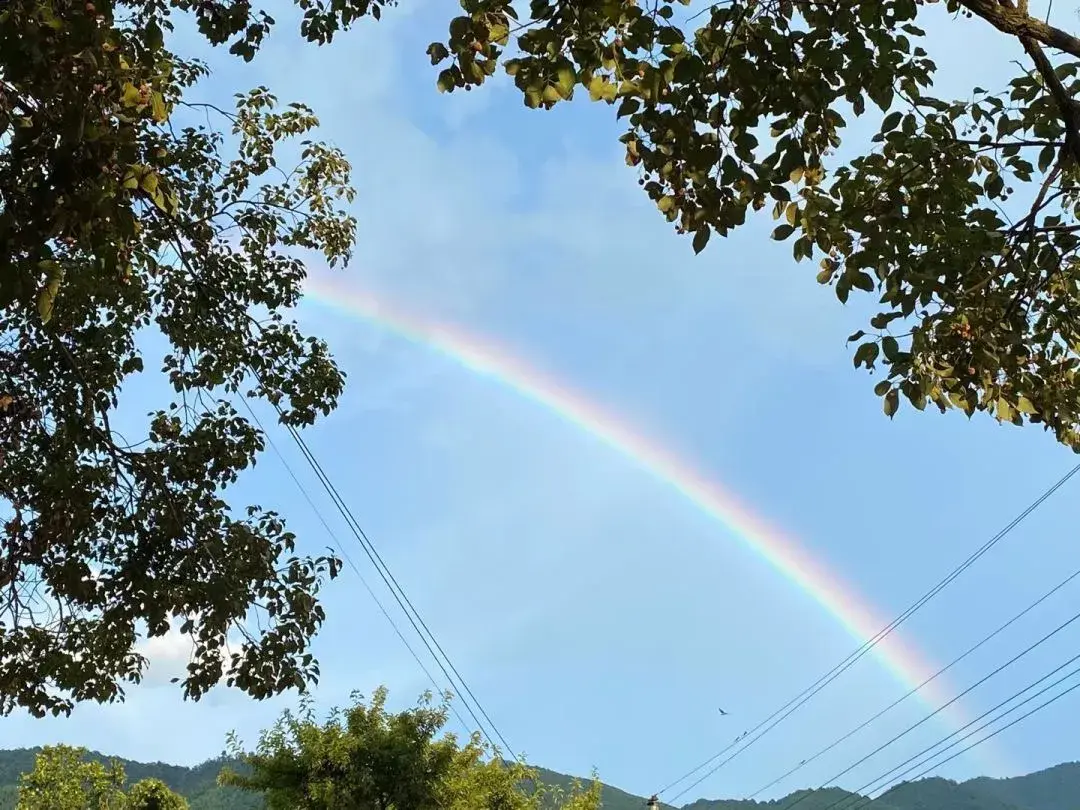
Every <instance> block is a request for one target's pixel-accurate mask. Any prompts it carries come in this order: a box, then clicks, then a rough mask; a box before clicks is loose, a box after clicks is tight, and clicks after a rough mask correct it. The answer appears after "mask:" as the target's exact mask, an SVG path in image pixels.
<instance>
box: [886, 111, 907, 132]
mask: <svg viewBox="0 0 1080 810" xmlns="http://www.w3.org/2000/svg"><path fill="white" fill-rule="evenodd" d="M902 117H903V113H901V112H899V111H896V112H891V113H889V114H888V115H886V116H885V120H884V121H882V122H881V131H882V132H890V131H892V130H894V129H896V126H897V124H899V123H900V119H901V118H902Z"/></svg>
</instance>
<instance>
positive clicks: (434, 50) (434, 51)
mask: <svg viewBox="0 0 1080 810" xmlns="http://www.w3.org/2000/svg"><path fill="white" fill-rule="evenodd" d="M427 55H428V58H429V59H431V64H433V65H437V64H439V63H440V62H442V61H443V60H444V59H447V58H448V57H449V56H450V51H449V50H447V48H446V46H445V45H443V44H442V43H441V42H432V43H431V44H430V45H428V46H427ZM506 72H507V73H510V66H509V64H508V65H507V68H506ZM510 75H513V74H512V73H511V74H510Z"/></svg>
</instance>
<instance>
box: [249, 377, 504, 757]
mask: <svg viewBox="0 0 1080 810" xmlns="http://www.w3.org/2000/svg"><path fill="white" fill-rule="evenodd" d="M249 370H250V371H251V372H252V374H253V376H255V378H256V380H258V381H259V382H260V383H261V380H260V379H259V376H258V374H257V372H255V371H254V369H249ZM273 405H274V409H275V410H276V411H277V413H278V416H279V418H280V421H281V424H283V425H284V426H285V429H286V430H287V431H288V432H289V435H290V436H291V437H292V440H293V442H294V443H295V444H296V445H297V447H298V448H299V449H300V452H301V454H302V455H303V456H304V459H305V461H307V463H308V466H310V467H311V469H312V471H313V472H314V473H315V476H316V478H318V479H319V483H320V484H321V485H322V487H323V489H324V490H326V493H327V494H328V495H329V496H330V499H331V500H332V501H333V503H334V506H335V507H336V508H337V510H338V512H339V513H340V514H341V516H342V517H343V518H344V519H345V523H346V525H347V526H348V527H349V530H350V531H351V532H352V534H353V536H354V537H355V538H356V541H357V542H358V543H359V544H360V547H361V548H362V549H363V551H364V554H365V555H367V558H368V559H369V560H370V561H371V564H372V565H373V566H374V567H375V570H376V571H377V572H378V574H379V577H380V578H381V579H382V580H383V583H384V584H385V585H386V587H387V588H388V589H389V590H390V593H391V594H392V595H393V597H394V600H395V601H396V602H397V603H398V606H399V607H400V608H401V610H402V611H403V612H404V613H405V617H406V618H407V619H408V620H409V624H411V625H412V627H413V630H415V631H416V634H417V635H418V636H420V639H421V641H423V643H424V646H425V647H427V649H428V652H429V653H430V654H431V657H432V658H434V659H435V663H436V664H437V665H438V666H439V669H440V670H442V673H443V675H444V676H445V677H446V679H447V680H448V681H449V682H450V683H451V684H455V680H454V677H453V676H452V675H451V674H450V673H451V672H453V675H454V676H457V681H456V683H457V684H460V685H461V687H462V689H463V690H464V692H465V694H467V695H468V696H469V697H470V698H471V699H472V701H473V703H475V704H476V708H477V709H478V710H479V712H480V715H481V716H483V718H484V719H485V720H486V721H487V722H488V725H489V726H490V727H491V730H492V731H493V732H494V734H495V736H496V737H498V739H499V741H500V742H501V743H502V744H503V746H504V748H503V750H505V751H506V753H508V754H509V755H510V756H511V758H516V755H515V754H514V752H513V749H512V748H511V747H510V745H509V743H507V742H506V738H505V737H504V736H503V735H502V733H501V732H500V731H499V729H498V727H497V726H496V725H495V723H494V722H493V721H492V720H491V717H490V716H489V715H488V713H487V712H486V711H485V710H484V707H483V705H482V704H481V703H480V701H479V700H478V699H477V697H476V695H475V694H473V691H472V689H470V688H469V685H468V683H466V681H465V679H464V678H463V677H462V676H461V673H460V672H458V670H457V667H455V666H454V664H453V662H452V661H451V660H450V657H449V656H448V655H447V654H446V651H445V650H444V649H443V647H442V645H441V644H439V642H438V639H436V638H435V635H434V633H432V632H431V629H430V628H429V627H428V626H427V623H426V622H425V621H424V619H423V617H422V616H420V613H419V611H418V610H417V609H416V607H415V606H414V605H413V603H412V601H411V600H410V599H409V597H408V595H407V594H406V593H405V590H404V589H403V588H402V587H401V584H400V583H399V582H398V581H397V578H396V577H395V576H394V574H393V572H391V571H390V568H389V566H387V564H386V562H385V560H383V558H382V555H381V554H379V551H378V549H377V548H376V547H375V545H374V544H373V543H372V542H371V540H370V538H369V537H368V536H367V534H366V533H365V532H364V529H363V527H362V526H361V525H360V523H359V521H358V520H357V519H356V516H355V515H353V513H352V510H350V509H349V506H348V504H347V503H346V502H345V500H344V499H343V498H342V497H341V493H340V492H339V491H338V489H337V487H335V486H334V483H333V481H332V480H331V479H330V477H329V476H328V475H327V473H326V470H325V469H324V468H323V466H322V464H321V463H320V462H319V460H318V458H316V457H315V454H314V453H313V452H312V451H311V448H310V447H308V445H307V442H306V441H304V438H303V437H302V436H301V435H300V433H299V431H297V430H296V428H295V427H293V426H292V425H290V424H288V422H286V421H285V420H284V418H283V417H284V413H283V412H282V410H281V407H280V406H279V405H277V404H276V403H273ZM421 628H422V629H421ZM432 645H434V646H432ZM436 650H437V651H438V654H436ZM440 655H441V658H440ZM444 661H445V663H444ZM447 667H449V670H448V669H447ZM459 694H460V693H459ZM461 697H462V703H464V704H465V709H466V710H467V711H468V713H469V716H470V717H472V719H473V722H475V723H476V726H477V728H479V729H480V732H481V733H482V734H483V735H484V737H486V738H487V740H488V743H489V744H490V745H492V747H493V748H494V747H495V744H494V741H493V740H492V739H491V736H490V735H489V734H488V732H487V728H486V727H485V726H484V724H483V723H482V722H481V721H480V718H479V717H478V716H477V715H476V712H475V711H474V710H473V708H472V706H471V705H469V702H468V701H467V700H465V699H464V695H461Z"/></svg>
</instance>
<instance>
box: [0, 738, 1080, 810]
mask: <svg viewBox="0 0 1080 810" xmlns="http://www.w3.org/2000/svg"><path fill="white" fill-rule="evenodd" d="M40 750H41V749H40V748H12V749H0V810H14V808H15V800H16V797H17V786H18V781H19V775H20V774H22V773H24V772H27V771H29V770H31V769H32V768H33V765H34V757H35V756H36V754H37V752H38V751H40ZM90 756H92V757H94V758H96V759H100V760H113V759H115V760H117V761H119V762H120V764H121V765H123V767H124V770H125V772H126V773H127V776H128V780H129V781H131V782H136V781H139V780H140V779H146V778H157V779H161V780H162V781H163V782H165V784H167V785H168V786H169V787H171V788H172V789H173V790H175V791H176V792H177V793H180V794H181V795H182V796H184V797H185V798H186V799H187V800H188V802H189V804H190V806H191V810H262V807H263V803H262V800H261V798H260V797H258V796H254V795H251V794H248V793H244V792H243V791H239V790H236V789H234V788H222V787H219V786H218V785H217V781H216V780H217V774H218V773H219V772H220V771H221V769H222V767H224V766H225V765H232V766H234V767H235V765H236V763H235V762H234V761H233V760H231V759H229V758H228V757H226V756H224V755H219V756H217V757H214V758H211V759H208V760H206V761H205V762H203V763H200V764H199V765H195V766H190V767H189V766H184V765H171V764H169V763H166V762H138V761H135V760H127V759H123V758H122V757H110V756H109V755H107V754H102V753H101V752H98V751H91V752H90ZM536 771H537V775H538V777H539V779H540V781H541V782H543V783H545V784H548V785H552V786H562V787H565V786H569V785H570V784H571V783H572V782H573V781H574V780H575V779H585V778H586V777H574V776H570V775H567V774H563V773H559V772H557V771H552V770H549V769H547V768H540V767H537V768H536ZM602 801H603V808H604V810H644V806H645V802H646V799H645V797H643V796H638V795H635V794H633V793H630V792H628V791H625V790H622V789H620V788H618V787H615V786H614V785H609V784H607V783H603V789H602ZM795 804H798V806H799V810H1080V762H1064V763H1061V764H1059V765H1054V766H1052V767H1049V768H1045V769H1043V770H1040V771H1035V772H1033V773H1029V774H1025V775H1023V776H1011V777H989V776H980V777H976V778H974V779H968V780H966V781H963V782H956V781H954V780H951V779H944V778H942V777H929V778H926V779H921V780H919V781H917V782H903V783H901V784H899V785H896V786H894V787H892V788H890V789H889V790H888V791H886V792H885V793H884V794H882V795H881V796H879V797H878V798H876V799H872V800H867V799H866V798H865V797H861V796H858V794H855V793H852V792H850V791H847V790H844V789H842V788H838V787H830V788H823V789H815V790H807V789H802V790H796V791H793V792H792V793H790V794H788V795H787V796H785V797H783V798H780V799H770V800H767V801H754V800H751V799H696V800H694V801H692V802H689V803H687V804H684V805H682V806H680V807H678V810H786V808H787V807H788V806H789V805H790V806H794V805H795ZM665 807H667V806H665Z"/></svg>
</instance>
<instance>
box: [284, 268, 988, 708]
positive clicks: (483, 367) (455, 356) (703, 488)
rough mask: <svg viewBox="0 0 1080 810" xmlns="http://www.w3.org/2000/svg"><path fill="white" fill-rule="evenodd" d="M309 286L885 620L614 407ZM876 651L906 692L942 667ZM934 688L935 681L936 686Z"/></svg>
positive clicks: (866, 627) (848, 604)
mask: <svg viewBox="0 0 1080 810" xmlns="http://www.w3.org/2000/svg"><path fill="white" fill-rule="evenodd" d="M306 292H307V294H308V297H309V298H310V299H313V300H314V301H315V303H317V304H319V305H322V306H324V307H327V308H330V309H332V310H337V311H340V312H341V313H343V314H346V315H349V316H351V317H354V318H361V319H363V320H365V321H368V322H370V323H372V324H374V325H376V326H378V327H379V328H381V329H383V330H385V331H389V332H392V333H394V334H396V335H398V336H400V337H402V338H405V339H406V340H408V341H410V342H413V343H416V344H420V345H422V346H424V347H426V348H428V349H431V350H434V351H436V352H438V353H439V354H441V355H443V356H444V357H446V358H448V359H449V360H451V361H453V362H454V363H456V364H457V365H459V366H461V367H463V368H465V369H467V370H468V371H469V372H471V373H473V374H475V375H479V376H482V377H486V378H488V379H491V380H493V381H494V382H496V383H498V384H500V385H502V386H505V387H507V388H509V389H511V390H513V391H514V392H516V393H517V394H519V395H520V396H521V397H523V398H524V399H527V400H529V401H531V402H534V403H536V404H538V405H540V406H542V407H544V408H546V409H547V410H549V411H550V412H551V413H553V414H556V415H558V416H559V417H561V418H562V419H563V420H565V421H566V422H568V423H569V424H570V425H572V426H573V427H575V428H577V429H579V430H581V431H583V432H585V433H587V434H588V435H590V436H592V437H594V438H596V439H599V440H600V441H602V442H603V443H605V444H606V445H607V446H608V447H610V448H611V449H612V450H614V451H616V452H618V453H620V454H621V455H622V456H624V457H625V458H626V459H627V460H629V461H630V462H632V463H634V464H636V465H637V466H638V467H640V468H641V469H643V470H645V471H647V472H648V473H650V474H651V475H652V476H653V477H655V478H656V479H657V480H658V481H659V482H661V483H663V484H665V485H667V486H670V487H672V488H673V489H675V490H676V491H677V492H678V493H679V494H680V495H681V496H682V497H683V498H685V499H686V500H688V501H689V502H690V503H692V504H693V505H694V506H696V507H697V508H698V509H699V510H701V511H702V512H703V513H705V514H706V515H708V516H709V517H710V518H712V519H713V520H715V521H716V522H718V523H720V524H721V525H722V526H724V527H725V528H727V529H728V531H729V532H730V533H731V534H732V535H734V537H735V538H736V539H738V540H739V541H740V542H741V543H742V544H743V545H744V546H746V547H747V548H748V549H749V550H750V551H752V552H753V553H754V554H755V555H756V556H758V557H759V558H761V559H762V560H763V561H764V562H765V563H767V564H768V565H769V566H771V567H772V568H773V569H775V570H776V571H777V572H778V573H779V574H780V575H781V576H783V577H784V579H786V580H788V581H789V582H790V583H791V584H792V585H793V586H795V587H796V588H798V589H799V590H801V591H802V592H804V593H805V594H807V595H808V596H809V597H810V598H812V599H813V600H814V601H816V602H817V603H818V604H819V605H820V606H821V607H822V608H823V609H824V610H825V611H826V612H827V613H829V614H830V615H831V616H832V618H833V619H834V620H835V621H837V622H838V623H839V624H840V625H841V626H842V627H843V628H844V629H845V630H846V631H847V632H848V633H849V634H850V635H851V636H852V637H853V638H855V639H857V640H858V641H859V642H860V643H863V642H866V641H868V640H869V639H872V638H874V637H875V636H876V635H877V634H878V633H879V632H880V631H881V629H882V628H884V627H885V626H886V625H887V624H888V623H889V622H888V621H886V620H884V619H882V618H880V617H879V616H878V615H877V612H876V611H875V610H874V609H873V608H872V606H871V605H869V604H868V603H867V602H866V601H865V600H864V599H862V597H861V596H860V595H859V594H858V592H857V591H855V590H854V589H853V588H852V587H850V586H848V585H846V584H845V583H843V582H842V581H841V580H840V579H839V578H838V577H837V576H836V575H835V574H833V573H832V572H830V571H829V570H828V569H827V568H826V567H825V566H824V565H822V564H821V563H820V562H819V561H818V560H815V559H814V558H813V557H811V556H810V554H809V553H808V552H807V550H806V549H805V548H804V547H803V546H802V545H801V544H800V543H798V542H797V541H796V540H794V539H793V538H791V537H789V536H787V535H785V534H784V533H783V532H782V531H780V530H779V529H777V528H776V527H774V526H771V525H769V523H767V522H766V521H765V520H763V519H762V518H760V517H758V516H757V515H755V514H754V513H753V511H751V509H750V508H749V507H748V506H746V505H745V504H743V503H740V502H739V500H738V498H737V497H736V495H735V494H734V493H733V492H731V491H729V490H728V489H726V488H725V487H723V486H721V485H720V484H718V483H717V482H715V481H711V480H710V479H709V478H707V477H706V475H705V474H704V473H703V472H701V471H700V470H697V469H695V468H694V466H693V465H692V464H690V463H688V462H686V461H685V460H683V459H680V458H679V457H677V456H676V455H674V454H673V453H671V452H669V451H667V450H666V449H664V448H663V447H661V446H659V445H658V444H656V443H654V442H651V441H649V440H648V439H647V438H646V437H644V436H642V435H641V434H640V433H638V432H637V431H635V430H634V429H633V428H632V427H631V426H629V425H627V424H625V423H624V422H622V421H621V420H620V419H619V417H618V416H616V415H615V414H613V413H611V412H609V411H606V410H604V409H603V408H601V407H600V406H598V405H596V404H595V403H592V402H589V401H588V400H587V399H585V398H584V397H583V396H581V395H579V394H577V393H575V392H574V391H572V390H570V389H569V388H568V387H567V386H565V385H563V384H562V383H559V382H558V381H556V380H554V379H552V378H550V377H549V376H546V375H545V374H543V373H542V372H540V371H538V370H537V369H535V368H533V367H530V366H529V365H528V364H527V363H525V362H524V361H523V360H521V359H520V358H518V357H514V356H512V355H511V354H510V353H508V352H506V351H504V350H502V349H500V348H498V347H496V346H493V345H491V343H488V342H484V341H483V340H481V339H479V338H477V337H476V336H473V335H469V334H467V333H466V332H464V331H462V330H461V329H459V328H457V327H451V326H447V325H445V324H440V323H433V322H430V321H427V320H424V319H422V318H420V317H417V316H415V315H412V314H410V313H407V312H405V311H403V310H401V309H399V308H397V307H392V306H390V305H388V304H387V302H385V301H383V300H381V299H379V298H376V297H375V296H374V295H372V294H370V293H368V292H365V291H361V290H356V289H350V288H348V287H346V286H344V285H342V284H341V283H340V282H333V281H328V280H326V279H325V278H322V277H314V276H309V278H308V280H307V286H306ZM873 653H874V654H875V655H876V657H877V658H878V660H879V661H880V663H881V664H882V665H883V666H884V667H885V668H886V669H887V670H888V671H889V672H890V673H891V674H892V675H893V676H894V677H895V678H896V679H897V680H899V681H900V682H901V683H903V684H904V685H905V686H906V687H907V688H908V689H913V688H915V687H916V686H918V685H919V684H921V683H922V682H923V681H925V680H926V679H927V678H929V677H930V676H931V675H932V674H933V673H934V672H936V671H937V670H938V669H939V668H940V667H938V666H932V665H931V664H930V663H929V662H928V661H927V660H925V659H924V658H923V657H922V655H921V654H920V653H919V652H918V651H916V650H915V649H913V648H912V647H911V646H909V645H908V644H906V643H905V642H904V640H903V639H902V637H901V636H900V634H899V633H896V632H893V633H891V634H889V635H888V636H886V637H885V638H884V639H883V640H881V641H880V642H879V643H878V644H877V645H876V646H875V647H874V649H873ZM941 680H942V679H940V678H939V679H937V680H936V681H935V682H934V683H932V684H930V685H928V687H927V688H926V689H924V690H921V691H920V692H919V693H918V695H917V696H918V697H920V698H921V699H922V700H923V701H924V702H926V703H928V704H930V705H934V706H936V705H940V704H941V703H944V702H945V701H946V700H948V699H949V698H950V697H951V694H949V695H947V696H946V695H944V694H942V693H941V692H942V690H941V686H943V684H941ZM931 687H936V688H934V689H933V690H931ZM958 706H959V703H957V704H954V705H953V707H950V710H949V711H950V712H951V720H952V722H955V723H957V725H962V724H963V723H965V722H967V719H966V718H964V719H961V717H960V713H959V711H953V709H954V708H957V707H958ZM944 714H945V713H943V715H944Z"/></svg>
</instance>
